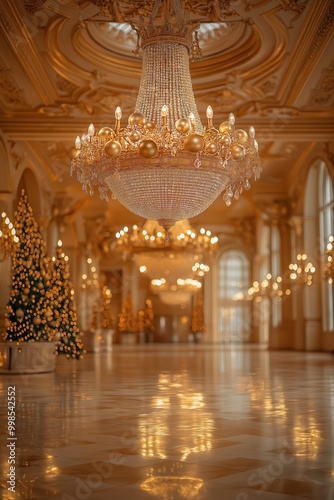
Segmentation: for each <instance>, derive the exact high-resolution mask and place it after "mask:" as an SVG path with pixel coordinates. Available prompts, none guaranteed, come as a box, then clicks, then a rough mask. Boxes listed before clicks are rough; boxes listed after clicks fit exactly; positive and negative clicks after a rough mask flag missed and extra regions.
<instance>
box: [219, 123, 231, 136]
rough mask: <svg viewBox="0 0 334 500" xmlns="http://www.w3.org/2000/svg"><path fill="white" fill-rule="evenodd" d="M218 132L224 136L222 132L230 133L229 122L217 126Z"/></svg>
mask: <svg viewBox="0 0 334 500" xmlns="http://www.w3.org/2000/svg"><path fill="white" fill-rule="evenodd" d="M219 132H220V133H221V134H224V132H231V125H230V122H223V123H221V124H220V125H219Z"/></svg>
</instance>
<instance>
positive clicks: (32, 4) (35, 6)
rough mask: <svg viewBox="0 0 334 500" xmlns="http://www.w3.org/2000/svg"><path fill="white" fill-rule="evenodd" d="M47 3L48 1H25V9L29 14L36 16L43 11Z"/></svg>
mask: <svg viewBox="0 0 334 500" xmlns="http://www.w3.org/2000/svg"><path fill="white" fill-rule="evenodd" d="M45 3H47V0H24V7H25V9H26V11H27V12H29V14H34V13H35V12H36V11H38V10H40V9H42V8H43V6H44V4H45Z"/></svg>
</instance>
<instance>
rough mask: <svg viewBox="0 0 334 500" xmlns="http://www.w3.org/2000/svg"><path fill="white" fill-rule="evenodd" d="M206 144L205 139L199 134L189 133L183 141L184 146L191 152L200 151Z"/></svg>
mask: <svg viewBox="0 0 334 500" xmlns="http://www.w3.org/2000/svg"><path fill="white" fill-rule="evenodd" d="M204 146H205V143H204V139H203V137H202V136H201V135H199V134H189V135H188V136H187V137H186V138H185V140H184V141H183V147H184V149H185V150H186V151H189V153H199V152H200V151H202V149H203V148H204Z"/></svg>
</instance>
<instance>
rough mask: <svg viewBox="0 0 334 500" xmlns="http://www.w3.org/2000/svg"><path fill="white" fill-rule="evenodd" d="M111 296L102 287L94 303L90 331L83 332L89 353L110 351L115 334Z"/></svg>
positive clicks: (107, 289)
mask: <svg viewBox="0 0 334 500" xmlns="http://www.w3.org/2000/svg"><path fill="white" fill-rule="evenodd" d="M111 298H112V294H111V291H110V290H109V288H108V287H107V286H106V285H104V286H102V287H101V288H100V294H99V297H97V299H96V300H95V302H94V305H93V312H92V317H91V321H90V331H88V332H85V343H87V344H86V348H87V349H88V350H89V351H93V352H100V351H107V352H109V351H111V350H112V344H113V335H114V333H115V316H114V313H113V310H112V307H111Z"/></svg>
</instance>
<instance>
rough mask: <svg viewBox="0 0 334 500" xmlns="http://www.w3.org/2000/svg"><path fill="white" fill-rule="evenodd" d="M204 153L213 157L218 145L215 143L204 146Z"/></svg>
mask: <svg viewBox="0 0 334 500" xmlns="http://www.w3.org/2000/svg"><path fill="white" fill-rule="evenodd" d="M205 151H206V152H207V153H208V154H209V155H215V154H216V153H217V152H218V145H217V144H216V143H215V142H208V143H207V145H206V146H205Z"/></svg>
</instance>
